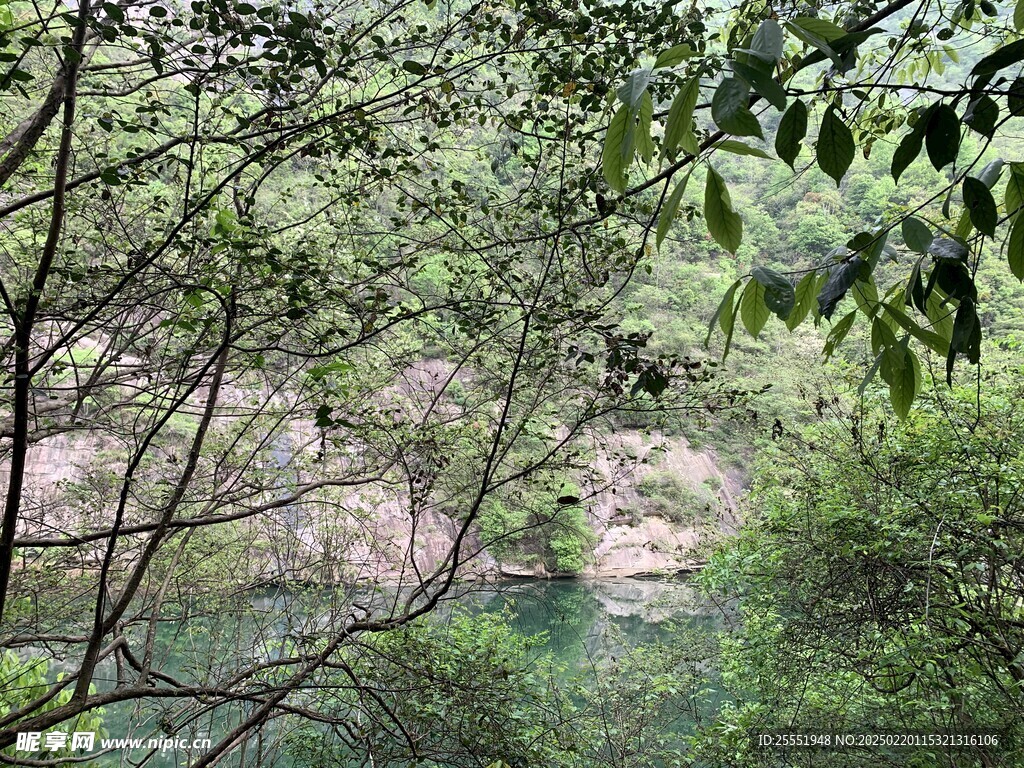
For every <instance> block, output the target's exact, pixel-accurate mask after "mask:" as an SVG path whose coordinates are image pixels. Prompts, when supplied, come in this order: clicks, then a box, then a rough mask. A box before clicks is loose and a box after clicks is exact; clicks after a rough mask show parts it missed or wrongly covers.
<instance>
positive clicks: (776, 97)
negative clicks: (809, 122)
mask: <svg viewBox="0 0 1024 768" xmlns="http://www.w3.org/2000/svg"><path fill="white" fill-rule="evenodd" d="M732 71H733V72H735V73H736V74H737V75H739V76H740V77H741V78H743V80H745V81H746V82H747V84H748V85H750V87H751V88H753V89H754V90H755V91H757V92H758V93H759V94H761V95H762V96H764V98H765V99H767V100H768V103H769V104H771V105H772V106H773V107H775V108H776V109H778V110H783V109H785V108H786V90H785V89H784V88H783V87H782V86H781V85H779V83H778V82H777V81H776V80H775V78H774V77H772V74H771V73H770V72H764V71H762V70H760V69H757V68H756V67H751V66H748V65H747V64H743V63H742V62H739V61H734V62H732Z"/></svg>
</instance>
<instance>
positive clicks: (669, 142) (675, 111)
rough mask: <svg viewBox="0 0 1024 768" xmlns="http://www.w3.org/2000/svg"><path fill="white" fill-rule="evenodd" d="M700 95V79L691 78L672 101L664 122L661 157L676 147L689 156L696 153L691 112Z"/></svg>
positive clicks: (695, 139)
mask: <svg viewBox="0 0 1024 768" xmlns="http://www.w3.org/2000/svg"><path fill="white" fill-rule="evenodd" d="M699 93H700V78H699V77H691V78H690V79H689V80H687V81H686V83H685V84H684V85H683V87H682V88H681V89H680V90H679V93H677V94H676V97H675V98H674V99H673V100H672V106H671V107H670V108H669V110H668V118H667V119H666V122H665V140H664V142H663V144H662V148H661V154H662V156H665V155H668V154H669V153H670V152H672V150H674V149H675V148H676V147H677V146H680V145H682V147H683V149H684V150H686V151H687V152H689V153H690V154H691V155H695V154H697V152H698V149H699V148H698V147H697V137H696V136H695V135H694V133H693V110H694V108H695V107H696V106H697V96H698V94H699Z"/></svg>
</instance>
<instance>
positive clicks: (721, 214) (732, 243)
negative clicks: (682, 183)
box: [704, 165, 743, 253]
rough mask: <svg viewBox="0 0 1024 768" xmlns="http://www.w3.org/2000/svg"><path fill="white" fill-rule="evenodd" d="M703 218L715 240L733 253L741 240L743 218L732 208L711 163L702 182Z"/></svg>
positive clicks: (727, 192)
mask: <svg viewBox="0 0 1024 768" xmlns="http://www.w3.org/2000/svg"><path fill="white" fill-rule="evenodd" d="M704 220H705V222H707V225H708V232H710V233H711V236H712V237H713V238H715V242H717V243H718V244H719V245H720V246H722V247H723V248H725V250H727V251H729V252H730V253H735V252H736V249H737V248H739V247H740V243H741V242H743V220H742V219H741V218H740V216H739V214H738V213H736V211H734V210H733V207H732V198H730V197H729V188H728V187H727V186H726V185H725V180H724V179H723V178H722V177H721V176H720V175H719V174H718V171H716V170H715V169H714V168H713V167H711V165H708V175H707V179H706V180H705V182H704Z"/></svg>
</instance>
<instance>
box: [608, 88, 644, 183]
mask: <svg viewBox="0 0 1024 768" xmlns="http://www.w3.org/2000/svg"><path fill="white" fill-rule="evenodd" d="M635 149H636V135H635V122H634V120H633V115H632V114H630V111H629V107H628V106H626V105H625V104H623V105H622V106H621V107H619V109H618V111H617V112H616V113H615V115H614V116H613V117H612V121H611V123H609V125H608V133H607V135H606V136H605V140H604V148H603V150H602V152H601V170H602V171H603V172H604V178H605V181H607V182H608V186H609V187H611V188H612V189H614V190H615V191H616V192H620V193H621V192H625V190H626V171H627V170H628V169H629V166H630V165H631V164H632V163H633V152H634V150H635Z"/></svg>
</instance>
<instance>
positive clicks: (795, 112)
mask: <svg viewBox="0 0 1024 768" xmlns="http://www.w3.org/2000/svg"><path fill="white" fill-rule="evenodd" d="M806 135H807V105H806V104H804V103H803V102H802V101H800V100H799V99H797V100H796V101H794V102H793V103H792V104H790V106H789V109H787V110H786V112H785V114H783V116H782V120H781V121H779V130H778V133H776V134H775V152H776V153H777V154H778V156H779V157H780V158H782V161H783V162H784V163H786V165H788V166H789V167H790V168H793V169H794V170H796V169H795V168H794V167H793V163H794V162H795V161H796V158H797V156H798V155H799V154H800V142H801V141H803V138H804V136H806Z"/></svg>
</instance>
